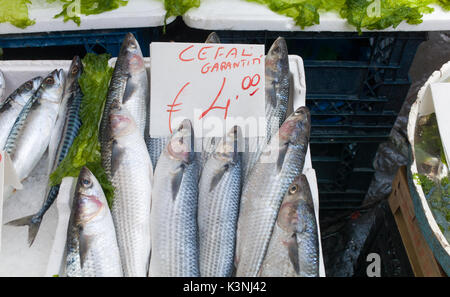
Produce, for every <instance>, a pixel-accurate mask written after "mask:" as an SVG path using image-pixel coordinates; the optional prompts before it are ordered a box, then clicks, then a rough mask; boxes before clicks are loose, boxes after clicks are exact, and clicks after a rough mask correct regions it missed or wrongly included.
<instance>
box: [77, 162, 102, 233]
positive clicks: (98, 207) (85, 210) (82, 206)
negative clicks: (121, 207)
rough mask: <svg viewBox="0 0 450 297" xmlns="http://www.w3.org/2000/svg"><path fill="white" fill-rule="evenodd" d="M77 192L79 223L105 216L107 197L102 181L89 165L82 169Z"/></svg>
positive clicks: (84, 223)
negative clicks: (100, 181)
mask: <svg viewBox="0 0 450 297" xmlns="http://www.w3.org/2000/svg"><path fill="white" fill-rule="evenodd" d="M75 193H76V196H75V197H76V198H75V199H77V200H76V204H75V208H76V209H75V220H76V223H77V225H79V226H84V225H86V224H87V223H89V222H91V221H95V220H98V219H100V218H102V217H103V216H104V214H105V209H106V207H107V202H106V198H105V196H104V194H103V191H102V188H101V186H100V183H99V182H98V180H97V179H96V178H95V176H94V174H93V173H92V172H91V171H90V170H89V169H88V168H87V167H83V168H82V169H81V171H80V174H79V176H78V180H77V186H76V190H75Z"/></svg>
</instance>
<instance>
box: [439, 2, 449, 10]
mask: <svg viewBox="0 0 450 297" xmlns="http://www.w3.org/2000/svg"><path fill="white" fill-rule="evenodd" d="M437 4H439V5H441V6H442V8H444V9H445V10H450V0H437Z"/></svg>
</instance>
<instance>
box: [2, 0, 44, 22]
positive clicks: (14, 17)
mask: <svg viewBox="0 0 450 297" xmlns="http://www.w3.org/2000/svg"><path fill="white" fill-rule="evenodd" d="M29 4H31V1H30V0H0V23H5V22H9V23H11V24H12V25H14V26H16V27H18V28H21V29H25V28H26V27H28V26H31V25H34V23H36V22H35V21H34V20H31V19H30V18H29V16H28V5H29Z"/></svg>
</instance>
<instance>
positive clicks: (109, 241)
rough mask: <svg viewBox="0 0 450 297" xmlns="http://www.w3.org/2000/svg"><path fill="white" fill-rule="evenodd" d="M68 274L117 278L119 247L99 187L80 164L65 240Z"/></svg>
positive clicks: (119, 265)
mask: <svg viewBox="0 0 450 297" xmlns="http://www.w3.org/2000/svg"><path fill="white" fill-rule="evenodd" d="M66 251H67V256H66V265H65V273H66V275H67V276H69V277H76V276H78V277H81V276H83V277H121V276H122V266H121V263H120V254H119V247H118V245H117V239H116V232H115V230H114V223H113V220H112V217H111V212H110V210H109V207H108V203H107V201H106V197H105V194H104V193H103V190H102V187H101V186H100V184H99V182H98V181H97V179H96V178H95V176H94V175H93V174H92V173H91V172H90V171H89V169H88V168H87V167H83V168H82V169H81V171H80V174H79V176H78V180H77V186H76V189H75V194H74V197H73V202H72V213H71V215H70V221H69V227H68V232H67V243H66Z"/></svg>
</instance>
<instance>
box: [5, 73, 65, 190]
mask: <svg viewBox="0 0 450 297" xmlns="http://www.w3.org/2000/svg"><path fill="white" fill-rule="evenodd" d="M64 84H65V77H64V73H63V70H62V69H60V70H54V71H53V72H52V73H50V74H49V75H48V76H47V77H46V78H44V80H43V81H42V83H41V85H40V87H39V89H38V90H37V91H36V93H35V94H34V95H33V96H32V97H31V98H30V99H29V100H28V102H27V103H26V104H25V106H24V108H23V109H22V111H21V112H20V114H19V116H18V117H17V119H16V121H15V123H14V125H13V127H12V128H11V131H10V133H9V135H8V139H7V141H6V144H5V146H4V150H5V151H6V152H7V153H8V154H9V155H10V157H11V161H12V163H13V166H14V169H15V171H16V174H17V177H18V178H19V180H20V181H23V180H24V179H25V178H26V177H27V176H28V175H29V174H30V172H31V171H32V170H33V168H34V167H35V166H36V165H37V163H38V162H39V160H40V159H41V158H42V156H43V155H44V153H45V151H46V150H47V147H48V145H49V142H50V137H51V134H52V129H53V127H54V125H55V121H56V118H57V116H58V110H59V105H60V103H61V100H62V96H63V92H64ZM12 191H13V189H12V187H8V188H6V189H5V192H4V196H5V197H8V196H9V195H11V193H12Z"/></svg>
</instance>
